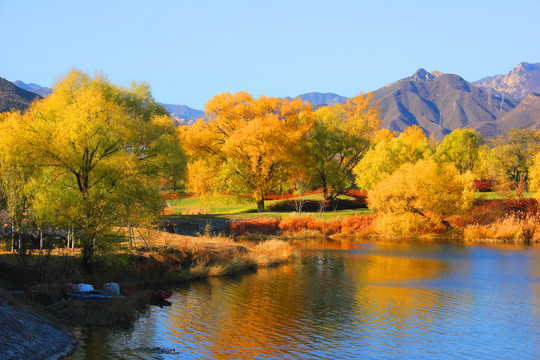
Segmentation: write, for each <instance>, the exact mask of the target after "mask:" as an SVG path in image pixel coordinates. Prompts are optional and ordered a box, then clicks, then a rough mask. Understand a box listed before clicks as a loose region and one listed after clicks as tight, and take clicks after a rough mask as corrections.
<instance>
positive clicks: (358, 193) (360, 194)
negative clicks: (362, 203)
mask: <svg viewBox="0 0 540 360" xmlns="http://www.w3.org/2000/svg"><path fill="white" fill-rule="evenodd" d="M344 195H347V196H350V197H353V198H355V199H366V198H367V191H365V190H360V189H357V188H354V189H349V190H347V191H345V192H344Z"/></svg>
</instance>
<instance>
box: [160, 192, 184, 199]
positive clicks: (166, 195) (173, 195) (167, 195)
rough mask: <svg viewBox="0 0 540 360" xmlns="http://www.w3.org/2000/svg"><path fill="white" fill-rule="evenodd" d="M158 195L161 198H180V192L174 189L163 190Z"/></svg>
mask: <svg viewBox="0 0 540 360" xmlns="http://www.w3.org/2000/svg"><path fill="white" fill-rule="evenodd" d="M160 195H161V198H162V199H179V198H180V194H179V193H178V192H176V191H172V192H163V193H161V194H160Z"/></svg>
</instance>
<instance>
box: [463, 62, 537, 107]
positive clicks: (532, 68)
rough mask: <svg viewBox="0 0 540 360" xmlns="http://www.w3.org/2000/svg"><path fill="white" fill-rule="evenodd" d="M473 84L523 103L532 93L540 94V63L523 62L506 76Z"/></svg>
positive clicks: (488, 78)
mask: <svg viewBox="0 0 540 360" xmlns="http://www.w3.org/2000/svg"><path fill="white" fill-rule="evenodd" d="M473 84H474V85H476V86H478V87H480V88H483V89H490V90H493V91H495V92H498V93H501V94H503V93H504V94H505V95H506V96H508V97H511V98H514V99H517V100H519V101H522V100H524V99H525V98H526V97H527V95H528V94H530V93H540V63H537V64H529V63H526V62H522V63H520V64H519V65H518V66H517V67H515V68H514V69H512V70H510V71H509V72H508V73H507V74H506V75H496V76H490V77H486V78H483V79H480V80H478V81H475V82H474V83H473Z"/></svg>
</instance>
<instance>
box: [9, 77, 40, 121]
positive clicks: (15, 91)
mask: <svg viewBox="0 0 540 360" xmlns="http://www.w3.org/2000/svg"><path fill="white" fill-rule="evenodd" d="M36 98H41V96H39V95H37V94H34V93H33V92H30V91H26V90H24V89H21V88H19V87H17V86H15V85H14V84H13V83H11V82H9V81H7V80H6V79H4V78H1V77H0V113H2V112H5V111H11V110H13V109H17V110H21V111H24V110H26V109H27V108H28V106H29V105H30V103H31V102H32V101H33V100H34V99H36Z"/></svg>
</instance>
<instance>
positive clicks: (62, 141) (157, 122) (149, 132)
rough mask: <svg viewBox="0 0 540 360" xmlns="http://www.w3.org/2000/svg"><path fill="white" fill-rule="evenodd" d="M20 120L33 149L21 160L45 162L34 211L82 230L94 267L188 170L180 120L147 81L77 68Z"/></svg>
mask: <svg viewBox="0 0 540 360" xmlns="http://www.w3.org/2000/svg"><path fill="white" fill-rule="evenodd" d="M16 126H17V128H18V129H19V131H18V132H17V137H16V138H15V137H14V136H11V143H12V144H13V146H14V150H15V151H17V150H16V149H24V152H25V153H26V154H27V156H26V158H25V159H23V160H22V161H21V162H19V163H18V164H17V165H16V166H18V167H19V168H23V167H25V166H28V164H32V165H34V166H35V167H36V168H38V169H39V171H38V173H37V174H35V175H34V176H33V177H32V178H31V181H30V182H29V184H28V187H29V188H30V189H31V191H30V192H31V193H32V199H33V203H32V211H33V212H34V213H35V216H37V217H40V218H42V219H47V220H48V221H50V222H51V223H52V225H55V226H65V227H67V226H70V227H73V228H75V229H76V230H77V232H78V234H79V238H80V242H81V245H82V250H83V265H84V266H85V268H87V269H89V268H90V266H91V262H92V257H93V255H94V252H95V250H96V249H99V248H101V249H104V248H106V247H107V246H108V245H109V244H110V243H111V242H110V239H111V235H112V230H113V228H114V227H117V226H125V225H127V224H128V223H130V222H133V221H138V220H141V219H142V218H143V217H144V218H146V219H148V218H149V217H155V216H156V215H157V214H158V213H159V212H160V211H161V210H162V209H163V207H164V203H163V200H162V199H161V197H160V196H159V186H160V184H162V183H163V182H166V181H170V180H173V179H176V178H179V177H181V176H182V175H183V173H184V169H185V157H184V156H183V153H182V150H181V148H180V142H179V138H178V136H177V133H176V132H175V127H174V124H173V122H172V120H171V119H170V118H169V117H168V116H167V115H166V111H165V110H164V108H163V107H161V106H159V105H158V104H156V102H155V101H154V100H153V98H152V96H151V93H150V90H149V88H148V86H146V85H145V84H141V85H137V84H132V86H131V87H130V88H121V87H118V86H115V85H113V84H111V83H110V82H109V81H108V80H106V79H105V78H104V77H103V76H96V77H94V78H92V77H90V76H88V75H86V74H84V73H81V72H79V71H77V70H72V71H71V72H70V73H69V74H68V75H67V76H66V77H65V78H64V79H63V80H61V81H60V82H59V83H58V84H57V85H56V86H55V88H54V91H53V93H52V94H51V95H50V96H48V97H47V98H45V99H44V100H42V101H39V102H36V103H34V104H33V105H32V106H31V107H30V108H29V109H28V111H27V112H26V113H25V114H24V115H23V116H22V117H20V119H19V121H18V123H17V124H16Z"/></svg>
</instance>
